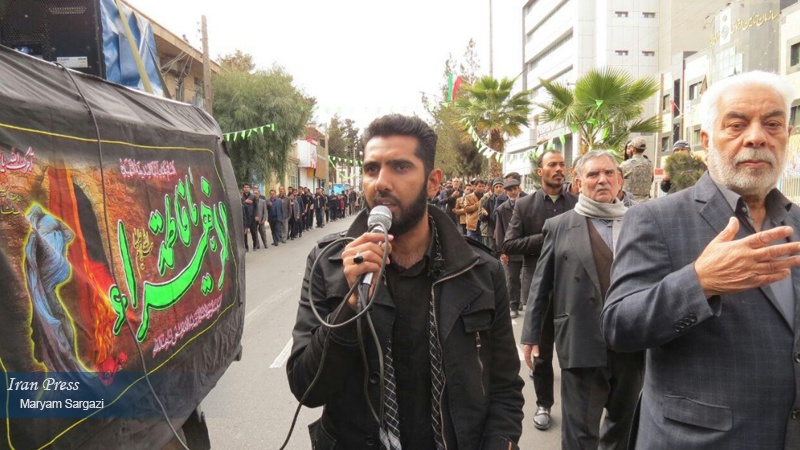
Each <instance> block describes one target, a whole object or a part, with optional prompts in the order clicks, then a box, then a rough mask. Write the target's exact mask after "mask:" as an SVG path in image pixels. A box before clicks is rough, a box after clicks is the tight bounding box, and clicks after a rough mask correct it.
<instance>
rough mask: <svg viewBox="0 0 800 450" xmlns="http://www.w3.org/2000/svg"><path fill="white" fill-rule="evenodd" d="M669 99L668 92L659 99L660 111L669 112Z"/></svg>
mask: <svg viewBox="0 0 800 450" xmlns="http://www.w3.org/2000/svg"><path fill="white" fill-rule="evenodd" d="M669 101H670V98H669V94H667V95H665V96H664V97H663V98H662V99H661V111H662V112H670V107H671V105H670V102H669Z"/></svg>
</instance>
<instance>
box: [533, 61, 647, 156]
mask: <svg viewBox="0 0 800 450" xmlns="http://www.w3.org/2000/svg"><path fill="white" fill-rule="evenodd" d="M540 81H541V83H542V86H543V87H544V88H545V89H546V90H547V92H548V93H549V94H550V101H549V102H546V103H537V106H538V107H540V108H542V110H543V112H542V117H543V119H544V122H554V123H557V124H563V125H565V126H566V127H567V128H570V129H571V130H572V131H573V132H574V133H577V134H578V136H579V137H580V146H581V154H584V153H586V152H587V151H589V150H593V149H607V150H611V151H615V152H616V151H617V149H619V148H621V146H622V145H623V144H625V142H626V141H627V139H628V136H629V135H630V134H631V133H654V132H657V131H659V130H660V128H661V123H660V119H659V117H658V116H652V117H648V118H646V119H641V115H642V113H643V111H644V107H643V104H644V102H645V101H647V99H649V98H650V97H652V96H653V95H654V94H655V93H656V92H658V83H657V82H656V80H655V79H653V78H639V79H635V78H633V77H632V76H631V75H630V74H628V73H627V72H626V71H624V70H622V69H616V68H611V67H606V68H602V69H593V70H590V71H589V72H587V73H585V74H584V75H583V76H581V77H580V78H579V79H578V80H577V81H576V83H575V86H574V87H571V86H569V85H567V84H565V83H554V82H551V81H547V80H544V79H540Z"/></svg>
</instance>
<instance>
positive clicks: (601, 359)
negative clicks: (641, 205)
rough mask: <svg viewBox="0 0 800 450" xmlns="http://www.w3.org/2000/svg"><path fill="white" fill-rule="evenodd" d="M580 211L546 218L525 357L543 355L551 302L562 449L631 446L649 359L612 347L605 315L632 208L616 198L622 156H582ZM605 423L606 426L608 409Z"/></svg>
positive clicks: (577, 208) (525, 329) (525, 333)
mask: <svg viewBox="0 0 800 450" xmlns="http://www.w3.org/2000/svg"><path fill="white" fill-rule="evenodd" d="M575 172H576V174H577V176H578V178H577V180H576V182H577V183H578V187H579V188H580V192H581V194H580V196H579V198H578V203H577V204H576V205H575V209H573V210H572V211H568V212H565V213H564V214H562V215H560V216H558V217H555V218H552V219H548V220H547V221H546V222H545V223H544V229H543V232H544V245H543V246H542V254H541V256H539V261H538V262H537V263H536V272H535V273H534V275H533V282H532V283H531V291H530V297H529V298H528V304H529V305H533V307H532V309H531V311H530V313H529V314H526V315H525V325H524V327H523V329H522V339H521V341H522V343H523V344H524V347H523V348H524V353H525V362H526V363H527V364H528V366H529V367H531V368H533V364H532V361H531V354H533V355H536V354H537V353H538V344H539V338H540V336H541V323H542V318H543V317H544V314H545V311H546V310H547V308H548V304H550V303H551V302H552V306H551V308H552V310H553V317H554V324H555V344H556V350H557V353H558V362H559V365H560V366H561V405H562V406H561V411H562V416H563V419H562V420H563V424H562V435H561V444H562V448H564V449H569V450H575V449H587V450H588V449H597V448H602V449H624V448H627V445H628V432H629V430H630V426H631V422H632V419H633V412H634V410H635V408H636V401H637V399H638V397H639V389H640V388H641V385H642V376H643V371H644V357H643V354H642V353H641V352H639V353H617V352H615V351H612V350H610V349H608V348H607V347H606V344H605V342H604V341H603V336H602V333H601V331H600V312H601V311H602V309H603V301H604V300H605V296H606V295H605V294H606V291H607V290H608V286H609V284H610V282H611V263H612V261H613V260H614V246H615V245H614V244H615V242H616V240H617V236H618V235H619V231H620V230H621V227H622V217H623V215H624V214H625V211H626V208H625V206H624V205H623V204H622V202H620V201H619V200H618V199H617V193H618V192H619V190H620V188H621V185H620V178H619V176H618V174H617V160H616V159H615V157H614V156H613V155H612V154H611V153H609V152H607V151H604V150H594V151H591V152H589V153H587V154H586V155H584V156H583V157H581V159H580V161H579V162H578V164H577V166H576V167H575ZM604 409H605V410H606V416H605V421H604V423H603V426H602V430H601V427H600V421H601V418H602V417H603V410H604Z"/></svg>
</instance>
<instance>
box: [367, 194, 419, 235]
mask: <svg viewBox="0 0 800 450" xmlns="http://www.w3.org/2000/svg"><path fill="white" fill-rule="evenodd" d="M380 198H390V199H391V200H392V203H394V204H395V205H397V209H398V210H399V211H398V213H397V214H395V215H394V216H393V217H392V227H391V229H390V230H389V232H390V233H391V234H392V235H393V236H395V237H397V236H402V235H404V234H406V233H408V232H409V231H411V229H412V228H414V227H415V226H416V225H417V224H418V223H419V221H420V220H422V218H423V217H425V212H426V211H427V210H428V191H427V189H426V188H425V186H424V185H423V186H422V189H420V191H419V195H417V197H416V198H415V199H414V201H412V202H411V204H409V205H408V206H405V205H403V204H402V203H401V202H400V199H398V198H397V197H395V196H393V195H392V194H389V193H381V192H380V191H378V193H377V194H376V195H375V198H374V199H373V201H372V204H373V205H377V204H378V199H380ZM373 208H374V206H373ZM370 210H371V208H370Z"/></svg>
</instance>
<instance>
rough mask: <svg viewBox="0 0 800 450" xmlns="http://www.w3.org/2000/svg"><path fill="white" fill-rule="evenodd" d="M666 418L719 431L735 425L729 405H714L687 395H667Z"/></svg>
mask: <svg viewBox="0 0 800 450" xmlns="http://www.w3.org/2000/svg"><path fill="white" fill-rule="evenodd" d="M662 410H663V414H664V418H666V419H670V420H674V421H676V422H681V423H685V424H689V425H694V426H698V427H703V428H708V429H710V430H717V431H729V430H730V429H731V428H732V427H733V412H732V411H731V408H730V407H728V406H722V405H712V404H710V403H703V402H699V401H697V400H692V399H690V398H686V397H680V396H675V395H665V396H664V400H663V402H662Z"/></svg>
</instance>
